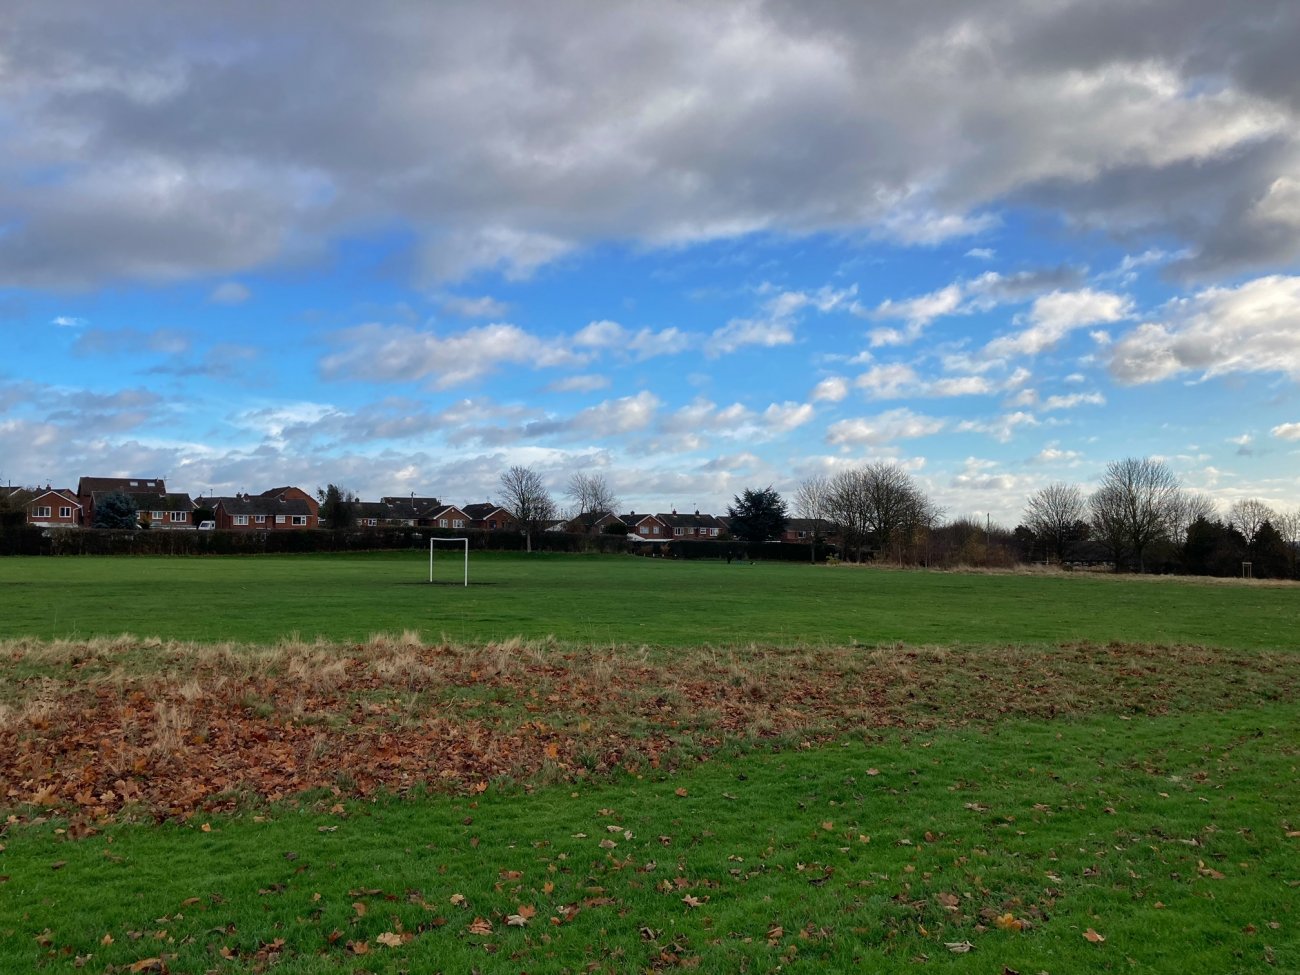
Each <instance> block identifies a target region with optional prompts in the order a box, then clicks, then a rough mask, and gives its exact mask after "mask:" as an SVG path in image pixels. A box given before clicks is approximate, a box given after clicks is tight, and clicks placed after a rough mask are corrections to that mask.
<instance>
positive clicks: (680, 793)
mask: <svg viewBox="0 0 1300 975" xmlns="http://www.w3.org/2000/svg"><path fill="white" fill-rule="evenodd" d="M688 794H689V793H687V791H686V790H685V789H683V788H681V787H680V786H679V787H678V788H676V789H674V790H673V795H675V796H678V797H679V798H682V799H684V798H686V796H687V795H688Z"/></svg>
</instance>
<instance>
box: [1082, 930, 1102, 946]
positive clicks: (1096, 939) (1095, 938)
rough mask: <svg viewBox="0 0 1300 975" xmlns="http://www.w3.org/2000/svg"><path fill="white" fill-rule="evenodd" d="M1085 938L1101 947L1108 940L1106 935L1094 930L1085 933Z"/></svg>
mask: <svg viewBox="0 0 1300 975" xmlns="http://www.w3.org/2000/svg"><path fill="white" fill-rule="evenodd" d="M1083 936H1084V937H1085V938H1087V939H1088V940H1089V941H1091V942H1092V943H1093V944H1095V945H1099V944H1101V943H1102V942H1103V941H1105V940H1106V937H1105V935H1101V934H1098V933H1097V932H1096V931H1094V930H1093V929H1092V928H1089V929H1088V930H1087V931H1085V932H1083Z"/></svg>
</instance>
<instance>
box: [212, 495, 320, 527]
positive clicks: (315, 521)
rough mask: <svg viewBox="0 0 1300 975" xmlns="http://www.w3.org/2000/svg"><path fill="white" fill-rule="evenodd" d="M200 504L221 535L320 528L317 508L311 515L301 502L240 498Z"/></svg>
mask: <svg viewBox="0 0 1300 975" xmlns="http://www.w3.org/2000/svg"><path fill="white" fill-rule="evenodd" d="M202 503H203V506H204V507H208V508H211V509H212V513H213V520H214V521H215V522H216V523H217V526H216V527H217V528H218V529H221V530H223V531H243V532H254V531H267V532H272V531H306V530H307V529H310V528H317V527H319V526H320V518H319V515H318V512H319V510H320V509H319V507H317V508H316V510H315V511H313V510H312V505H310V504H308V503H307V501H306V500H305V499H303V498H297V497H294V498H288V499H281V498H278V497H267V496H266V495H263V494H258V495H247V494H239V495H235V496H234V497H228V498H215V497H214V498H203V499H202Z"/></svg>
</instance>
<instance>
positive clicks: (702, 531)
mask: <svg viewBox="0 0 1300 975" xmlns="http://www.w3.org/2000/svg"><path fill="white" fill-rule="evenodd" d="M655 517H656V518H658V519H659V521H660V523H662V524H663V526H664V529H665V533H666V534H667V536H668V538H669V539H690V540H695V541H700V540H707V539H712V538H721V537H722V536H723V535H725V534H727V526H726V525H724V524H723V523H722V522H721V521H720V520H719V519H718V518H717V517H715V516H714V515H702V514H700V513H699V512H698V511H697V512H695V514H693V515H679V514H678V513H677V512H676V511H674V512H672V513H670V514H666V515H665V514H659V515H655Z"/></svg>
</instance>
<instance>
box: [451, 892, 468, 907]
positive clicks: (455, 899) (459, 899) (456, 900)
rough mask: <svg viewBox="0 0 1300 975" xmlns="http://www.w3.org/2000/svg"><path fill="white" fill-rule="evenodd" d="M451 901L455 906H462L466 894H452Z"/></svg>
mask: <svg viewBox="0 0 1300 975" xmlns="http://www.w3.org/2000/svg"><path fill="white" fill-rule="evenodd" d="M451 903H452V904H453V905H454V906H455V907H460V906H461V905H462V904H464V903H465V895H464V894H452V895H451Z"/></svg>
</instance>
